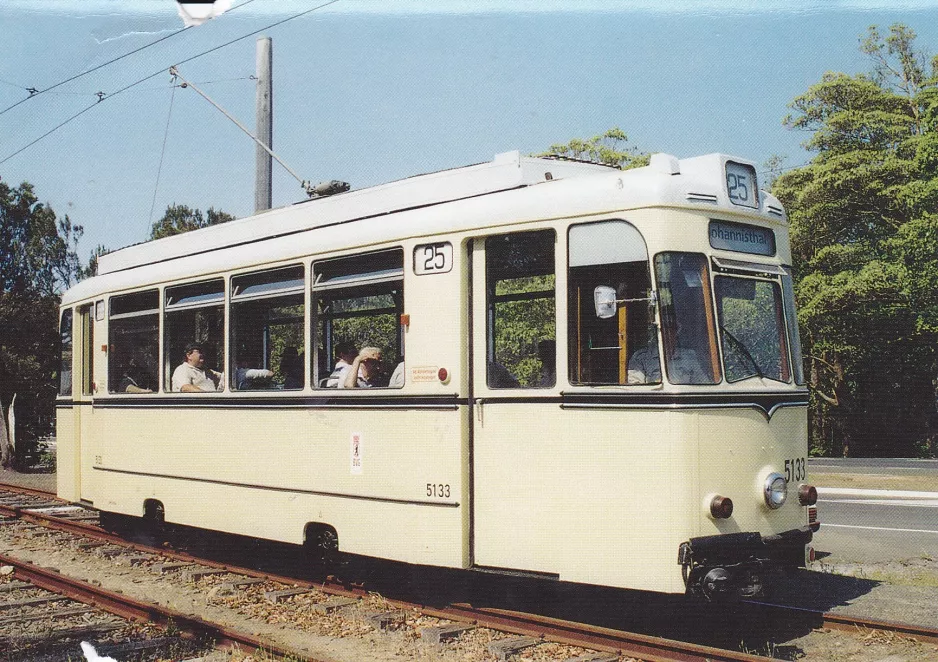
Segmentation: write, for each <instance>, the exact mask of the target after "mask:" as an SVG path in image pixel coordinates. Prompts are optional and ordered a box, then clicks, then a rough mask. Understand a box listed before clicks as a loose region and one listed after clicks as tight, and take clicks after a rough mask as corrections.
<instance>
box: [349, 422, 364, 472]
mask: <svg viewBox="0 0 938 662" xmlns="http://www.w3.org/2000/svg"><path fill="white" fill-rule="evenodd" d="M350 442H351V443H350V444H349V455H350V458H349V459H350V460H351V465H350V467H349V468H350V470H351V473H352V474H360V473H361V472H362V450H363V449H362V446H363V444H362V433H361V432H353V433H352V437H351V439H350Z"/></svg>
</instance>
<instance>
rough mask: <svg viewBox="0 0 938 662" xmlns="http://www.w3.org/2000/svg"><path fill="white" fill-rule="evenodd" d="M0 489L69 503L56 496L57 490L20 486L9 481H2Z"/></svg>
mask: <svg viewBox="0 0 938 662" xmlns="http://www.w3.org/2000/svg"><path fill="white" fill-rule="evenodd" d="M0 489H3V490H6V491H7V492H18V493H19V494H25V495H27V496H34V497H41V498H43V499H55V500H56V501H62V503H63V504H66V503H68V502H67V501H64V500H62V499H59V497H58V496H56V494H55V492H47V491H45V490H37V489H35V488H33V487H20V486H19V485H10V484H9V483H0Z"/></svg>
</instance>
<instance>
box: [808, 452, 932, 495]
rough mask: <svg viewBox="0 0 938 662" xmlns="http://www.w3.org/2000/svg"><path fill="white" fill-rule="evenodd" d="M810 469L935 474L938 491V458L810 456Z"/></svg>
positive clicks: (854, 472)
mask: <svg viewBox="0 0 938 662" xmlns="http://www.w3.org/2000/svg"><path fill="white" fill-rule="evenodd" d="M808 471H809V472H811V473H818V474H829V473H849V474H887V475H893V476H929V475H931V476H934V477H935V491H938V460H908V459H883V458H826V457H811V458H808Z"/></svg>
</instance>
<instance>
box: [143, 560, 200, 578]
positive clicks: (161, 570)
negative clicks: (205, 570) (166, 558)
mask: <svg viewBox="0 0 938 662" xmlns="http://www.w3.org/2000/svg"><path fill="white" fill-rule="evenodd" d="M191 565H192V564H191V563H177V562H170V563H156V564H154V565H152V566H150V572H152V573H153V574H155V575H166V574H169V573H171V572H176V571H178V570H182V569H183V568H187V567H189V566H191Z"/></svg>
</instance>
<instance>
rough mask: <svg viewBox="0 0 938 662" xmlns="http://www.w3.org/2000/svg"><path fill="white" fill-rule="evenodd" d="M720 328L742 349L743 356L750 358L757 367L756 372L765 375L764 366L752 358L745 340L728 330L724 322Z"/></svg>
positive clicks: (761, 375) (753, 365)
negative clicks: (760, 365)
mask: <svg viewBox="0 0 938 662" xmlns="http://www.w3.org/2000/svg"><path fill="white" fill-rule="evenodd" d="M720 330H722V331H723V333H724V334H726V337H727V338H729V339H730V340H731V341H732V342H733V345H734V346H735V347H736V349H738V350H739V351H741V352H742V354H743V356H745V357H746V358H747V359H749V362H750V363H751V364H752V367H753V368H755V369H756V374H757V375H759V377H765V374H764V373H763V372H762V368H760V367H759V364H758V363H757V362H756V360H755V359H754V358H752V354H750V352H749V348H747V347H746V345H745V344H744V343H743V341H742V340H740V339H739V338H737V337H736V336H734V335H733V334H732V333H730V332H729V331H728V330H727V328H726V327H725V326H723V325H722V324H721V325H720Z"/></svg>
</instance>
